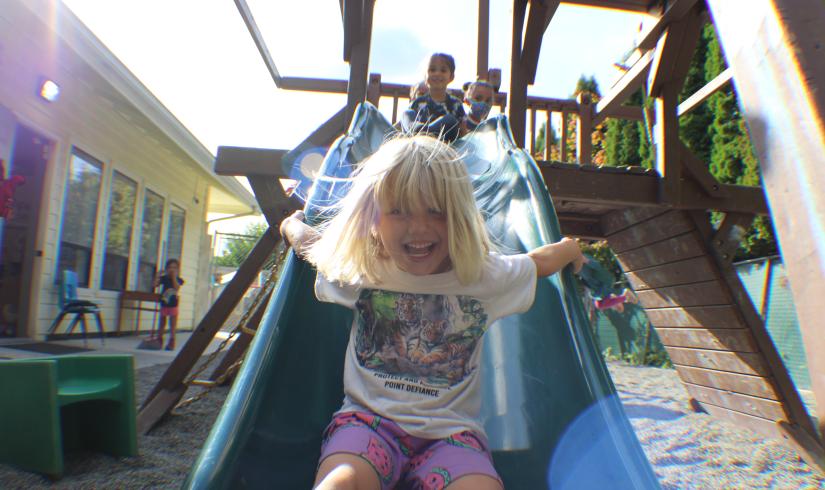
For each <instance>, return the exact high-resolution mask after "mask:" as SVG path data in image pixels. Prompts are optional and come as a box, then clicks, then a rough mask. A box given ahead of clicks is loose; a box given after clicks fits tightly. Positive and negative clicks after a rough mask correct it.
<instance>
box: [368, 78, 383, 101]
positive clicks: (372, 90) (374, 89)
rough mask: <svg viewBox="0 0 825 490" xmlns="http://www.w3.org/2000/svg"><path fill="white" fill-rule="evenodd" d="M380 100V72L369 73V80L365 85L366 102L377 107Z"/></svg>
mask: <svg viewBox="0 0 825 490" xmlns="http://www.w3.org/2000/svg"><path fill="white" fill-rule="evenodd" d="M380 101H381V74H380V73H370V81H369V84H368V85H367V102H369V103H370V104H372V105H374V106H375V107H378V103H379V102H380Z"/></svg>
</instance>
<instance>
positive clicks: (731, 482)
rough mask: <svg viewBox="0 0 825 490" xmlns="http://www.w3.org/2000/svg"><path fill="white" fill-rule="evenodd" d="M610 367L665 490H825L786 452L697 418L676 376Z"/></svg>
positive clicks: (819, 478) (823, 481) (821, 480)
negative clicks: (752, 489) (766, 489)
mask: <svg viewBox="0 0 825 490" xmlns="http://www.w3.org/2000/svg"><path fill="white" fill-rule="evenodd" d="M608 367H609V369H610V373H611V375H612V377H613V382H614V383H615V385H616V389H617V390H618V391H619V396H620V397H621V399H622V403H623V405H624V408H625V412H626V413H627V415H628V417H630V422H631V424H632V425H633V427H634V429H635V430H636V434H637V436H638V437H639V441H640V442H641V443H642V447H643V448H644V451H645V453H646V454H647V456H648V459H650V462H651V464H652V465H653V469H654V471H655V472H656V474H657V476H659V479H660V482H661V483H662V487H663V488H665V489H722V488H730V489H740V488H742V489H744V488H748V489H749V488H770V489H825V476H823V475H822V474H821V473H815V472H814V471H812V469H811V467H810V466H808V465H807V464H806V463H805V462H804V461H802V460H801V459H800V458H799V457H798V456H797V455H796V453H795V452H794V451H792V450H790V449H788V448H787V447H786V446H784V445H782V444H780V443H779V442H777V441H774V440H771V439H764V438H762V437H759V436H758V435H756V434H754V433H752V432H750V431H748V430H744V429H740V428H739V427H737V426H735V425H732V424H730V423H728V422H725V421H723V420H718V419H715V418H712V417H711V416H709V415H706V414H702V413H695V412H693V411H692V410H691V409H690V407H689V405H688V400H689V397H688V394H687V391H685V389H684V387H683V386H682V384H681V382H680V381H679V377H678V376H677V374H676V371H675V370H673V369H659V368H651V367H634V366H628V365H626V364H620V363H615V362H612V363H609V364H608Z"/></svg>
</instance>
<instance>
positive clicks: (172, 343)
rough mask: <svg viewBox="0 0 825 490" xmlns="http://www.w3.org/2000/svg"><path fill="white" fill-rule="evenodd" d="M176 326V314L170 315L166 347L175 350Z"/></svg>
mask: <svg viewBox="0 0 825 490" xmlns="http://www.w3.org/2000/svg"><path fill="white" fill-rule="evenodd" d="M176 328H178V316H177V315H174V316H170V317H169V343H168V344H166V348H167V349H169V350H175V329H176Z"/></svg>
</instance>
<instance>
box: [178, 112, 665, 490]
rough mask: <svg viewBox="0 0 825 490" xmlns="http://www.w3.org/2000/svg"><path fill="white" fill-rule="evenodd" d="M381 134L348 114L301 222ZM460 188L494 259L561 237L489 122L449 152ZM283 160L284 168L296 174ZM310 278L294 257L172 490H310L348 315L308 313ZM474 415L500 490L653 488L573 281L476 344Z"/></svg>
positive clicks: (342, 185) (499, 126) (551, 286)
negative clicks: (180, 482) (470, 187)
mask: <svg viewBox="0 0 825 490" xmlns="http://www.w3.org/2000/svg"><path fill="white" fill-rule="evenodd" d="M391 132H392V128H391V127H390V124H389V123H388V122H387V121H386V119H384V117H383V116H382V115H381V114H380V113H379V112H378V111H377V110H376V109H375V108H374V107H372V106H371V105H369V104H364V105H362V106H361V107H360V108H359V110H358V111H357V112H356V115H355V117H354V119H353V122H352V124H351V126H350V129H349V131H348V132H347V134H346V135H344V136H342V137H341V138H339V139H338V140H337V141H336V142H335V144H333V146H332V147H331V148H330V150H329V151H328V152H327V154H326V158H325V160H324V163H323V165H322V167H321V177H319V178H318V179H316V182H315V184H314V185H313V186H312V187H311V188H310V187H309V186H307V187H302V188H299V189H303V190H304V191H305V192H307V193H308V196H307V198H308V201H307V202H308V204H307V214H308V216H309V219H310V220H312V219H313V216H317V214H318V210H319V209H322V207H323V206H324V205H326V204H329V203H331V202H334V201H335V200H337V199H338V198H339V197H340V196H341V195H343V193H345V192H346V189H347V185H348V183H347V182H346V181H345V180H341V179H340V178H341V177H347V176H348V175H350V173H351V171H352V169H353V168H354V166H355V165H356V164H357V163H358V162H360V161H361V160H363V159H364V158H365V157H367V156H369V155H370V154H371V153H372V152H374V151H375V150H376V149H377V148H378V146H380V144H381V142H382V141H383V140H384V139H385V138H386V137H387V135H388V134H390V133H391ZM456 146H457V147H458V149H459V150H460V151H461V152H462V153H463V155H464V158H465V161H466V162H467V165H468V168H469V170H470V173H471V175H472V176H473V180H474V186H475V189H476V196H477V200H478V202H479V205H480V206H481V208H482V210H483V211H484V214H485V217H486V218H487V221H488V226H489V229H490V232H491V234H492V235H493V237H494V238H495V239H496V241H497V242H498V243H499V245H500V247H501V249H502V251H503V252H504V253H519V252H523V251H526V250H530V249H532V248H534V247H536V246H539V245H541V244H545V243H550V242H553V241H557V240H559V239H560V238H561V234H560V232H559V224H558V220H557V218H556V215H555V212H554V211H553V206H552V203H551V201H550V196H549V195H548V194H547V190H546V187H545V185H544V182H543V181H542V177H541V174H540V173H539V171H538V168H537V167H536V164H535V162H533V160H532V159H531V158H530V156H529V155H527V154H526V153H525V152H524V151H522V150H520V149H518V148H516V147H515V145H513V142H512V136H511V134H510V130H509V126H508V124H507V120H506V119H505V118H504V117H498V118H494V119H492V120H490V121H488V122H486V123H485V124H484V125H482V126H481V127H480V128H479V129H478V130H477V131H476V132H474V133H473V134H472V135H470V136H467V137H465V138H463V139H462V140H460V141H458V142H457V143H456ZM313 151H315V152H317V150H314V149H312V148H300V147H299V148H296V150H295V151H293V152H292V153H291V154H290V155H288V156H287V158H286V159H285V164H286V165H287V166H288V167H289V168H288V169H287V170H290V171H292V172H293V175H295V172H296V170H294V169H301V168H304V166H303V165H302V164H303V163H304V162H303V161H302V159H304V158H305V157H306V155H308V154H311V153H312V152H313ZM314 280H315V271H314V270H313V269H312V267H311V266H309V265H308V264H306V263H305V262H303V261H301V260H299V259H297V258H296V257H295V256H292V255H291V256H289V257H288V259H287V261H286V263H285V265H284V266H283V268H282V272H281V277H280V279H279V281H278V285H277V290H276V292H275V294H273V296H272V299H271V301H270V304H269V305H268V308H267V310H266V313H265V314H264V317H263V320H262V322H261V324H260V327H259V328H258V333H257V334H256V335H255V339H254V341H253V343H252V345H251V346H250V349H249V352H248V354H247V357H246V361H245V362H244V365H243V368H242V369H241V371H240V372H239V374H238V376H237V379H236V381H235V384H234V386H233V387H232V390H231V391H230V393H229V396H228V398H227V400H226V403H225V404H224V407H223V410H222V411H221V413H220V415H219V417H218V419H217V421H216V423H215V426H214V427H213V429H212V432H211V433H210V435H209V438H208V439H207V441H206V444H205V446H204V448H203V450H202V452H201V454H200V457H199V458H198V460H197V462H196V463H195V465H194V467H193V468H192V472H191V473H190V475H189V478H188V479H187V481H186V483H185V485H184V487H185V488H233V489H234V488H278V489H300V490H306V489H309V488H311V486H312V481H313V476H314V474H315V469H316V465H317V463H318V455H319V453H320V444H321V433H322V431H323V429H324V427H325V426H326V425H327V424H328V423H329V421H330V419H331V417H332V414H333V412H335V411H336V410H337V409H338V408H339V407H340V406H341V403H342V400H343V388H342V376H343V365H344V362H343V360H344V350H345V347H346V343H347V339H348V334H349V329H350V326H351V321H352V313H351V312H350V311H349V310H347V309H345V308H342V307H340V306H336V305H331V304H325V303H320V302H318V301H317V300H316V299H315V295H314V294H313V283H314ZM481 369H482V371H481V376H482V378H483V380H484V381H483V383H484V390H483V403H482V412H483V417H484V419H485V427H486V430H487V435H488V437H489V439H490V445H491V447H492V448H493V450H494V459H495V465H496V468H497V470H498V471H499V473H500V474H501V476H502V478H503V480H504V482H505V485H506V488H508V489H530V490H533V489H542V488H553V489H565V488H569V489H587V488H599V489H603V488H611V489H622V488H640V489H641V488H644V489H647V488H658V487H659V485H658V483H657V480H656V477H655V475H654V474H653V471H652V470H651V467H650V465H649V463H648V461H647V459H646V458H645V455H644V453H643V452H642V449H641V447H640V445H639V443H638V440H637V439H636V436H635V434H634V433H633V430H632V428H631V426H630V423H629V422H628V420H627V417H626V416H625V414H624V412H623V411H622V408H621V404H620V402H619V400H618V397H617V395H616V392H615V389H614V387H613V384H612V383H611V381H610V377H609V375H608V372H607V369H606V368H605V365H604V363H603V362H602V359H601V357H600V355H599V353H598V351H597V350H596V348H595V345H594V343H593V340H592V338H591V336H590V332H589V328H588V324H587V321H586V319H585V316H584V309H583V306H582V303H581V300H580V298H579V295H578V293H577V292H576V287H575V283H574V278H573V275H572V273H571V272H570V271H568V270H565V271H564V272H563V273H561V274H557V275H556V276H554V277H551V278H548V279H545V280H540V281H539V283H538V290H537V292H536V301H535V304H534V305H533V307H532V308H531V309H530V310H529V311H528V312H527V313H524V314H522V315H514V316H510V317H507V318H504V319H502V320H500V321H498V322H496V323H495V324H494V325H492V326H491V328H490V330H489V331H488V332H487V333H486V334H485V338H484V354H483V363H482V367H481Z"/></svg>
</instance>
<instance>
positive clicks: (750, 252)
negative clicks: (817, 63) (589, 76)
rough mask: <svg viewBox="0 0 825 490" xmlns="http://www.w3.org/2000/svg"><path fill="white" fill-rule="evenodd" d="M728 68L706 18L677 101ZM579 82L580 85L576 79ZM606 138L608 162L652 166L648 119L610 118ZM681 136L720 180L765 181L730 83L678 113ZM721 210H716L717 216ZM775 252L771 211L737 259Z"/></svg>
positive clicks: (639, 97)
mask: <svg viewBox="0 0 825 490" xmlns="http://www.w3.org/2000/svg"><path fill="white" fill-rule="evenodd" d="M725 68H727V65H726V63H725V58H724V55H723V53H722V50H721V47H720V46H719V41H718V39H717V37H716V31H715V29H714V27H713V25H711V24H707V25H706V26H705V27H704V29H703V31H702V36H701V38H700V41H699V44H698V46H697V48H696V52H695V53H694V56H693V60H692V62H691V65H690V69H689V70H688V74H687V77H686V79H685V86H684V88H683V89H682V93H681V94H680V96H679V101H680V102H682V101H684V100H685V99H686V98H687V97H689V96H690V95H692V94H693V93H695V92H696V91H697V90H699V89H700V88H702V87H703V86H704V85H705V84H707V83H708V82H710V81H711V80H713V79H714V78H715V77H716V76H717V75H719V74H720V73H721V72H722V71H724V70H725ZM577 87H578V85H577ZM647 103H649V101H646V100H644V97H643V94H642V92H641V91H640V92H638V93H637V94H634V95H633V96H632V97H631V99H630V100H629V101H628V102H627V104H628V105H637V106H642V105H644V104H647ZM606 133H607V134H606V138H605V164H606V165H616V166H619V165H642V166H644V167H647V168H650V167H652V166H653V162H654V159H655V154H654V153H655V152H654V149H653V148H652V145H651V143H650V135H648V134H647V129H646V126H645V123H643V122H636V121H624V120H616V119H611V120H610V121H608V123H607V131H606ZM679 136H680V138H681V140H682V141H683V142H684V143H685V145H686V146H687V147H688V148H690V149H691V150H692V151H693V153H694V154H695V155H696V156H697V157H699V158H700V159H701V160H702V161H704V162H707V163H708V169H709V170H710V173H711V174H712V175H713V176H714V177H716V178H717V179H718V180H719V181H720V182H723V183H726V184H737V185H747V186H759V185H761V176H760V173H759V164H758V161H757V159H756V156H755V154H754V152H753V148H752V146H751V142H750V138H749V136H748V130H747V126H746V124H745V120H744V118H743V116H742V113H741V110H740V108H739V103H738V101H737V98H736V93H735V92H734V90H733V88H732V87H731V86H727V87H725V88H724V89H722V90H719V91H718V92H716V93H715V94H714V95H712V96H711V97H710V98H709V99H708V100H707V101H705V103H703V104H701V105H699V106H698V107H696V108H695V109H694V110H693V111H691V112H690V113H688V114H685V115H683V116H681V117H680V118H679ZM719 218H720V215H718V214H715V215H714V219H715V220H716V221H718V220H719ZM776 253H777V246H776V241H775V239H774V234H773V227H772V225H771V222H770V218H768V217H760V218H757V219H756V220H755V221H754V224H753V226H752V227H751V229H750V230H749V231H748V233H747V234H746V236H745V237H744V238H743V240H742V244H741V246H740V248H739V251H738V252H737V254H736V258H737V259H740V260H742V259H748V258H755V257H762V256H765V255H772V254H776Z"/></svg>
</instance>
